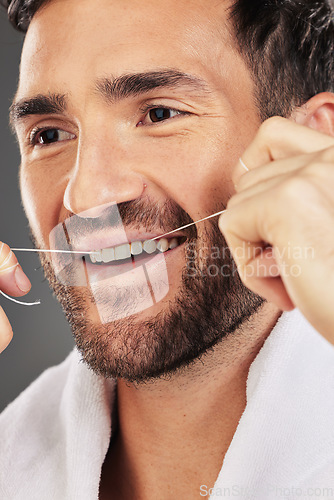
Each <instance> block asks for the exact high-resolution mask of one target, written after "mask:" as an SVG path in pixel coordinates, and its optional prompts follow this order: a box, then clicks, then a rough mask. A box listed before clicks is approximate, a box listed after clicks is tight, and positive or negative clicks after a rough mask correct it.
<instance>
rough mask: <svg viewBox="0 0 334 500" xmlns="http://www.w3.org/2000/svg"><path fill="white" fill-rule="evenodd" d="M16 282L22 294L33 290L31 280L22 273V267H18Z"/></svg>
mask: <svg viewBox="0 0 334 500" xmlns="http://www.w3.org/2000/svg"><path fill="white" fill-rule="evenodd" d="M15 281H16V284H17V286H18V287H19V289H20V290H21V291H22V292H25V293H26V292H29V290H30V288H31V283H30V280H29V278H28V277H27V276H26V275H25V274H24V272H23V271H22V268H21V267H20V266H17V268H16V270H15Z"/></svg>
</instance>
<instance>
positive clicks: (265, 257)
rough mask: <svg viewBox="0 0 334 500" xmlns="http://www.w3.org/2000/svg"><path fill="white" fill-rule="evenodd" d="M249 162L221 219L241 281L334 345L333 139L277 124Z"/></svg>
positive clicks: (268, 127) (264, 129) (272, 122)
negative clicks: (293, 312)
mask: <svg viewBox="0 0 334 500" xmlns="http://www.w3.org/2000/svg"><path fill="white" fill-rule="evenodd" d="M242 160H243V161H244V163H245V164H246V165H247V167H248V168H249V172H247V173H244V174H243V175H241V174H242V172H244V170H243V169H242V167H241V165H240V168H239V169H237V170H238V171H236V174H235V179H234V182H235V186H236V194H235V195H234V196H233V197H232V198H231V199H230V201H229V203H228V206H227V208H228V210H227V212H226V213H224V214H223V215H222V216H221V218H220V220H219V227H220V229H221V231H222V232H223V234H224V236H225V238H226V240H227V242H228V245H229V247H230V249H231V252H232V254H233V257H234V259H235V261H236V264H237V266H238V270H239V274H240V277H241V279H242V280H243V282H244V284H245V285H246V286H247V287H248V288H250V289H251V290H253V291H254V292H255V293H257V294H259V295H261V296H262V297H264V298H265V299H267V300H268V301H270V302H273V303H275V304H276V305H277V306H278V307H279V308H281V309H282V310H291V309H293V308H294V307H298V308H299V309H300V311H301V312H302V313H303V315H304V316H305V317H306V318H307V319H308V321H309V322H310V323H311V324H312V325H313V326H314V328H316V329H317V330H318V331H319V333H321V334H322V335H323V336H324V337H325V338H326V339H327V340H329V341H330V342H332V343H333V344H334V138H333V137H331V136H330V135H327V134H322V133H320V132H317V131H315V130H312V129H311V128H308V127H304V126H301V125H297V124H296V123H294V122H292V121H291V120H287V119H284V118H277V117H275V118H270V119H269V120H267V121H266V122H264V124H263V125H262V126H261V128H260V130H259V132H258V134H257V136H256V138H255V139H254V141H253V142H252V144H251V145H250V146H249V148H248V149H247V150H246V151H245V153H244V154H243V156H242ZM240 175H241V177H240Z"/></svg>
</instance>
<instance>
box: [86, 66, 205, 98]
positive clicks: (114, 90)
mask: <svg viewBox="0 0 334 500" xmlns="http://www.w3.org/2000/svg"><path fill="white" fill-rule="evenodd" d="M181 87H183V88H185V89H187V90H188V91H192V92H194V91H195V92H202V93H209V92H210V89H209V87H208V85H207V83H206V82H205V80H202V79H201V78H199V77H197V76H193V75H190V74H187V73H182V72H180V71H175V70H171V69H166V70H160V71H149V72H145V73H134V74H126V75H122V76H120V77H118V78H101V79H99V80H98V81H97V83H96V91H97V92H98V93H99V94H101V95H103V97H104V98H106V99H107V100H109V101H112V102H115V101H119V100H121V99H126V98H127V97H136V96H139V95H141V94H145V93H148V92H150V91H151V90H155V89H159V88H165V89H167V88H168V89H176V88H181Z"/></svg>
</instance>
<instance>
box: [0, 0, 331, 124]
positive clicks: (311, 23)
mask: <svg viewBox="0 0 334 500" xmlns="http://www.w3.org/2000/svg"><path fill="white" fill-rule="evenodd" d="M48 1H50V0H0V4H1V5H2V6H4V7H6V8H7V9H8V17H9V20H10V21H11V23H12V24H13V25H14V27H15V28H16V29H18V30H19V31H22V32H26V31H27V29H28V27H29V23H30V21H31V19H32V18H33V16H34V14H35V13H36V12H37V10H38V9H39V8H40V7H41V6H42V5H44V4H46V3H47V2H48ZM230 20H231V24H232V30H233V34H234V36H235V38H236V40H237V44H238V47H239V50H240V53H241V54H242V55H243V57H244V59H245V61H246V63H247V64H248V66H249V68H250V70H251V72H252V75H253V77H254V82H255V89H256V90H255V98H256V104H257V107H258V109H259V114H260V116H261V118H262V119H263V120H265V119H266V118H269V117H270V116H274V115H281V116H289V115H290V114H291V112H292V110H293V108H294V107H296V106H301V105H302V104H304V103H305V102H306V101H307V100H308V99H310V98H311V97H312V96H314V95H316V94H318V93H320V92H334V77H333V74H334V0H251V1H250V0H233V3H232V6H231V8H230Z"/></svg>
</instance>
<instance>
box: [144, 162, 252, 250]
mask: <svg viewBox="0 0 334 500" xmlns="http://www.w3.org/2000/svg"><path fill="white" fill-rule="evenodd" d="M239 162H240V165H241V166H242V167H243V168H244V169H245V170H246V172H249V168H247V167H246V165H245V163H244V162H243V160H242V159H241V158H239ZM224 212H226V210H222V211H221V212H217V213H215V214H213V215H209V216H208V217H204V219H200V220H197V221H195V222H192V223H191V224H187V225H186V226H182V227H178V228H177V229H173V231H169V232H168V233H165V234H163V235H162V236H157V237H156V238H152V239H151V240H149V241H154V240H158V239H160V238H163V237H164V236H168V235H169V234H172V233H176V231H181V229H186V228H187V227H190V226H193V225H194V224H198V223H199V222H203V221H204V220H208V219H211V218H212V217H218V215H221V214H223V213H224Z"/></svg>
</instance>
